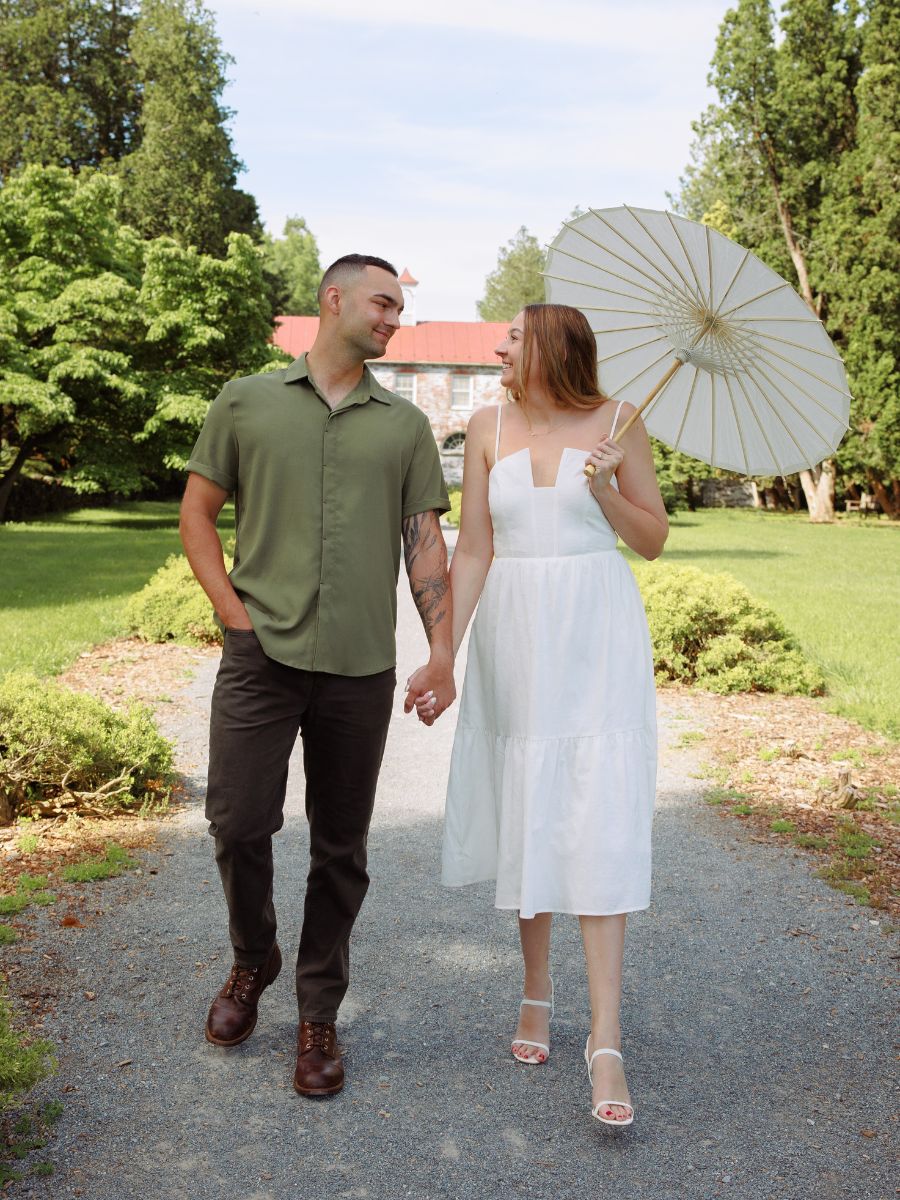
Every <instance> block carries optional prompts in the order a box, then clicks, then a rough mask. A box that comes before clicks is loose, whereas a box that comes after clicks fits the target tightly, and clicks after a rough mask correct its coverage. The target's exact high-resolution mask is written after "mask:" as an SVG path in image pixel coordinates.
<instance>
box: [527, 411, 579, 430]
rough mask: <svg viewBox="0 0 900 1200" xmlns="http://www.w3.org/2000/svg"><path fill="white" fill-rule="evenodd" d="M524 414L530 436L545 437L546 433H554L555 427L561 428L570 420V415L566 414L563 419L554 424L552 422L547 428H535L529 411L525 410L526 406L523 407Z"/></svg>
mask: <svg viewBox="0 0 900 1200" xmlns="http://www.w3.org/2000/svg"><path fill="white" fill-rule="evenodd" d="M522 416H523V417H524V418H525V424H526V425H527V426H528V436H529V437H544V436H545V435H546V434H548V433H552V432H553V430H554V429H561V428H562V427H563V425H565V424H566V423H567V422H568V416H565V417H563V419H562V420H561V421H557V422H556V424H553V423H552V422H551V424H549V425H548V426H547V428H546V429H533V428H532V425H531V421H530V420H529V417H528V413H527V412H526V411H525V409H524V408H523V409H522Z"/></svg>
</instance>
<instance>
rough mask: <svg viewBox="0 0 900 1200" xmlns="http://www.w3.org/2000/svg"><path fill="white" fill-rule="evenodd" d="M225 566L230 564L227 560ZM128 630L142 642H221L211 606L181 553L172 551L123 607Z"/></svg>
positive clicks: (205, 643)
mask: <svg viewBox="0 0 900 1200" xmlns="http://www.w3.org/2000/svg"><path fill="white" fill-rule="evenodd" d="M226 566H227V567H229V568H230V566H231V563H230V562H229V561H228V560H227V559H226ZM125 619H126V621H127V622H128V627H129V629H130V630H131V631H132V632H133V633H136V634H137V636H138V637H139V638H143V639H144V641H145V642H188V643H190V644H194V645H196V644H197V643H199V644H201V645H210V644H213V643H215V642H221V640H222V633H221V631H220V629H219V628H218V626H217V625H216V624H215V622H214V621H213V610H212V605H211V604H210V602H209V600H208V599H207V596H206V593H205V592H204V591H203V589H202V588H201V586H200V584H199V583H198V582H197V580H196V579H195V578H194V573H193V571H192V570H191V568H190V564H189V563H188V560H187V559H186V558H185V556H184V555H183V554H171V555H170V556H169V557H168V558H167V559H166V562H165V564H164V565H163V566H162V567H160V568H159V570H158V571H157V572H156V573H155V574H154V575H152V576H151V577H150V580H149V582H147V583H146V584H145V585H144V587H142V588H141V590H140V591H139V592H138V593H137V594H136V595H134V596H132V598H131V600H129V602H128V605H127V607H126V609H125Z"/></svg>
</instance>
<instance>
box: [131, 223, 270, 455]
mask: <svg viewBox="0 0 900 1200" xmlns="http://www.w3.org/2000/svg"><path fill="white" fill-rule="evenodd" d="M138 301H139V305H140V308H141V312H142V314H143V316H144V319H145V321H146V333H145V338H144V343H143V345H142V347H141V348H140V351H139V353H138V354H137V355H136V364H137V365H138V366H139V367H140V368H141V373H142V377H143V379H144V381H145V387H146V391H147V395H148V397H149V399H150V402H151V413H150V415H149V417H148V419H147V421H146V424H145V426H144V429H143V431H142V432H141V434H140V436H139V440H140V441H141V442H142V443H145V444H147V445H148V446H149V447H150V448H151V449H152V451H153V457H154V458H155V459H156V460H157V461H159V460H160V459H161V461H162V463H163V465H164V466H165V467H167V468H172V469H178V470H180V469H182V468H183V467H184V466H185V465H186V464H187V461H188V458H189V456H190V450H191V447H192V446H193V443H194V441H195V440H196V437H197V434H198V432H199V430H200V426H201V425H202V424H203V418H204V417H205V416H206V410H207V408H208V407H209V404H210V401H211V400H212V399H213V397H214V396H215V395H216V393H217V392H218V391H219V390H220V388H221V387H222V384H223V383H224V382H225V381H226V380H228V379H231V378H234V377H235V376H238V375H247V374H251V373H253V372H256V371H259V370H264V369H266V367H267V366H279V365H281V362H282V359H284V361H287V358H286V356H282V355H281V354H280V352H279V351H277V350H273V349H272V347H271V346H270V345H269V338H270V336H271V333H272V324H271V311H270V308H269V305H268V301H267V298H266V296H265V287H264V283H263V277H262V254H261V252H260V250H259V249H258V247H256V246H254V245H253V243H252V242H251V241H250V239H249V238H248V237H247V235H246V234H238V233H232V234H229V236H228V250H227V253H226V255H225V257H224V258H214V257H212V256H211V255H206V254H200V253H199V252H198V251H197V250H195V249H194V248H193V247H190V248H188V249H185V248H184V247H182V246H179V245H178V243H177V242H175V241H174V240H173V239H171V238H157V239H156V240H155V241H154V242H151V243H150V244H149V246H148V250H147V256H146V261H145V266H144V277H143V281H142V284H141V290H140V294H139V297H138Z"/></svg>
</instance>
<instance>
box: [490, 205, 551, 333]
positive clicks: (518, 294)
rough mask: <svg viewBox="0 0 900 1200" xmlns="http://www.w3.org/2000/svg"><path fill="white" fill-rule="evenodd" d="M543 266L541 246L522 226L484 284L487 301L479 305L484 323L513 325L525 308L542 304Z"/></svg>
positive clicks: (502, 251) (503, 251)
mask: <svg viewBox="0 0 900 1200" xmlns="http://www.w3.org/2000/svg"><path fill="white" fill-rule="evenodd" d="M544 262H545V256H544V251H543V250H542V249H541V246H540V243H539V242H538V240H537V238H536V237H535V236H534V234H532V233H529V232H528V230H527V229H526V228H525V226H524V225H522V226H521V228H520V229H519V232H518V233H517V234H516V236H515V237H514V238H511V239H510V240H509V242H507V244H506V245H505V246H502V247H501V248H500V253H499V255H498V258H497V266H496V267H495V269H494V270H493V271H492V272H491V273H490V275H488V277H487V279H485V281H484V298H483V299H482V300H479V302H478V305H477V308H478V315H479V316H480V317H481V319H482V321H511V320H512V318H513V317H514V316H515V315H516V313H517V312H519V311H520V310H521V309H523V308H524V307H525V305H526V304H539V303H541V301H542V300H543V299H544V281H543V279H542V278H541V271H543V269H544Z"/></svg>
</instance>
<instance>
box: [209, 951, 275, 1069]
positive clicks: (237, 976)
mask: <svg viewBox="0 0 900 1200" xmlns="http://www.w3.org/2000/svg"><path fill="white" fill-rule="evenodd" d="M280 970H281V951H280V950H279V949H278V943H277V942H276V943H275V945H274V946H273V947H272V953H271V954H270V955H269V959H268V962H265V963H263V964H262V966H259V967H241V966H238V964H237V963H235V964H234V966H233V967H232V968H231V974H230V975H229V976H228V980H227V982H226V984H225V986H224V987H223V988H222V990H221V992H219V994H218V996H216V998H215V1000H213V1002H212V1007H211V1008H210V1010H209V1016H208V1017H207V1018H206V1030H205V1033H206V1040H207V1041H208V1042H212V1044H213V1045H214V1046H237V1045H240V1043H241V1042H243V1041H246V1040H247V1038H248V1037H249V1036H250V1034H251V1033H252V1032H253V1030H254V1029H255V1028H256V1016H257V1013H256V1008H257V1005H258V1004H259V998H260V996H261V995H262V994H263V992H264V991H265V989H266V988H267V987H268V986H269V984H270V983H272V982H273V981H274V980H275V979H277V978H278V972H279V971H280Z"/></svg>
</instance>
